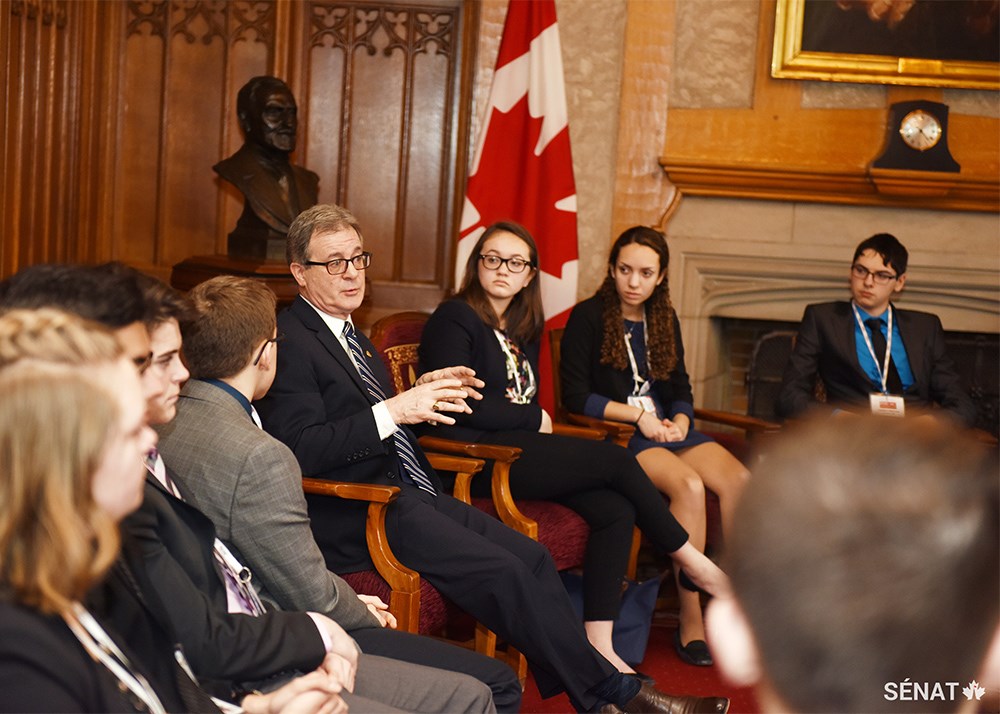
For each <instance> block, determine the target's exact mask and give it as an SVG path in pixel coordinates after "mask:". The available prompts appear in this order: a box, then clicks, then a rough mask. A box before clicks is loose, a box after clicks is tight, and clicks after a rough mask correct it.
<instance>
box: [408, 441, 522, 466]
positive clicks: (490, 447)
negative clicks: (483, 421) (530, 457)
mask: <svg viewBox="0 0 1000 714" xmlns="http://www.w3.org/2000/svg"><path fill="white" fill-rule="evenodd" d="M420 447H421V448H422V449H424V450H425V451H437V452H439V453H443V454H454V455H456V456H468V457H470V458H473V459H486V460H490V459H493V460H496V461H506V462H507V463H513V462H515V461H517V459H518V457H519V456H520V455H521V449H519V448H518V447H516V446H497V445H495V444H474V443H472V442H470V441H456V440H454V439H442V438H441V437H439V436H421V437H420Z"/></svg>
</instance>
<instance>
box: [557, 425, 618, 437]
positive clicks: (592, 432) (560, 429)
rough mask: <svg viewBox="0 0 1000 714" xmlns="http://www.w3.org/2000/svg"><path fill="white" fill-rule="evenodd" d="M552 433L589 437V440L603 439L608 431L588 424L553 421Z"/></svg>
mask: <svg viewBox="0 0 1000 714" xmlns="http://www.w3.org/2000/svg"><path fill="white" fill-rule="evenodd" d="M552 433H553V434H558V435H559V436H572V437H575V438H577V439H590V440H591V441H604V440H605V439H606V438H607V437H608V432H607V431H605V430H604V429H597V428H594V427H589V426H573V425H571V424H560V423H558V422H553V424H552Z"/></svg>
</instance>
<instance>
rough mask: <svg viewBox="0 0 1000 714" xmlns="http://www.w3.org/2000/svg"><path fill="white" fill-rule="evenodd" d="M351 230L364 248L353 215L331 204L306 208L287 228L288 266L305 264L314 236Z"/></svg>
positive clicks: (286, 255)
mask: <svg viewBox="0 0 1000 714" xmlns="http://www.w3.org/2000/svg"><path fill="white" fill-rule="evenodd" d="M349 228H353V229H354V232H355V233H357V234H358V238H359V239H360V240H361V245H362V246H364V244H365V239H364V236H363V235H361V225H360V224H359V223H358V219H357V218H355V217H354V214H353V213H351V212H350V211H348V210H347V209H346V208H344V207H343V206H337V205H334V204H332V203H320V204H317V205H315V206H313V207H312V208H307V209H306V210H304V211H303V212H302V213H300V214H299V215H298V216H296V217H295V220H294V221H292V225H290V226H289V227H288V238H287V243H286V244H285V257H286V258H287V259H288V264H289V265H291V264H292V263H299V264H303V265H304V264H305V262H306V261H307V260H309V243H310V241H312V238H313V236H314V235H324V234H326V233H339V232H340V231H346V230H347V229H349Z"/></svg>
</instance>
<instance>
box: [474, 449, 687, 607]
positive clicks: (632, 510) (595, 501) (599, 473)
mask: <svg viewBox="0 0 1000 714" xmlns="http://www.w3.org/2000/svg"><path fill="white" fill-rule="evenodd" d="M480 441H481V442H483V443H489V444H500V445H504V446H518V447H520V448H521V449H522V452H521V456H520V458H519V459H518V460H517V461H515V462H514V464H513V465H512V466H511V469H510V487H511V493H513V494H514V497H515V498H523V499H530V500H543V501H556V502H557V503H561V504H563V505H564V506H566V507H567V508H571V509H573V510H574V511H576V512H577V513H579V514H580V515H581V516H582V517H583V519H584V520H585V521H587V525H589V526H590V538H589V539H588V540H587V549H586V552H585V554H584V562H583V601H584V613H583V615H584V619H586V620H614V619H615V618H617V617H618V609H619V607H620V605H621V582H622V578H623V577H624V575H625V570H626V568H627V567H628V556H629V550H630V547H631V544H632V528H633V526H634V525H638V526H639V529H640V530H641V531H642V532H643V534H644V535H645V536H646V537H647V538H649V540H650V541H651V542H652V543H653V544H654V545H655V546H657V547H658V548H661V549H663V550H664V551H666V552H668V553H672V552H674V551H675V550H677V549H678V548H680V547H681V546H682V545H684V544H685V543H686V542H687V539H688V536H687V532H686V531H685V530H684V528H683V527H682V526H681V525H680V524H679V523H678V522H677V519H675V518H674V516H673V514H672V513H670V509H669V508H668V506H667V503H666V501H664V499H663V496H661V495H660V492H659V491H657V490H656V487H655V486H654V485H653V483H652V481H650V480H649V477H648V476H646V473H645V472H644V471H643V470H642V467H641V466H640V465H639V462H638V461H636V460H635V457H634V456H632V454H630V453H629V452H628V450H626V449H625V448H623V447H621V446H618V445H617V444H613V443H611V442H608V441H588V440H586V439H579V438H576V437H571V436H559V435H556V434H540V433H538V432H533V431H497V432H492V433H489V434H487V435H486V436H484V437H483V438H482V439H480ZM481 489H486V493H485V494H484V495H488V493H489V491H488V489H489V483H488V479H483V478H478V479H477V480H476V483H474V484H473V492H474V493H476V495H480V493H481Z"/></svg>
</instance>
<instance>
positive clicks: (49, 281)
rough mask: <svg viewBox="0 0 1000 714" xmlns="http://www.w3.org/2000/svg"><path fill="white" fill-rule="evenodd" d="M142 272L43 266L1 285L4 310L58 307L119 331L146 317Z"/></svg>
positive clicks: (117, 267) (123, 268) (110, 267)
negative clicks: (140, 273)
mask: <svg viewBox="0 0 1000 714" xmlns="http://www.w3.org/2000/svg"><path fill="white" fill-rule="evenodd" d="M137 275H139V273H138V271H135V270H133V269H132V268H128V267H126V266H124V265H122V264H121V263H105V264H103V265H96V266H93V265H69V264H65V263H43V264H39V265H32V266H30V267H27V268H24V269H22V270H20V271H19V272H18V273H16V274H15V275H12V276H11V277H9V278H7V279H6V280H4V281H3V283H0V310H3V311H6V310H11V309H14V308H23V309H27V310H32V309H36V308H40V307H52V308H56V309H59V310H63V311H65V312H69V313H73V314H74V315H79V316H80V317H83V318H85V319H87V320H92V321H94V322H97V323H100V324H102V325H104V326H105V327H109V328H111V329H112V330H118V329H121V328H123V327H126V326H128V325H131V324H132V323H134V322H140V321H144V320H145V318H146V302H145V300H144V298H143V294H142V289H141V288H140V287H139V282H138V280H137V279H136V278H137Z"/></svg>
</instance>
